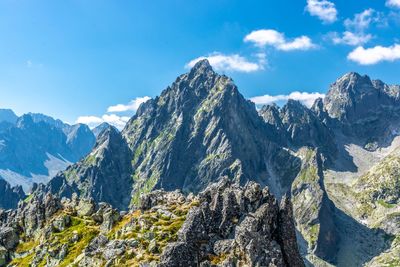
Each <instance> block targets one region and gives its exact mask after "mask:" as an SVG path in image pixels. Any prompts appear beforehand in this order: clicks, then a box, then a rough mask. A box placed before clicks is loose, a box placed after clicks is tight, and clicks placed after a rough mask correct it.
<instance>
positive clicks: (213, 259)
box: [209, 254, 228, 265]
mask: <svg viewBox="0 0 400 267" xmlns="http://www.w3.org/2000/svg"><path fill="white" fill-rule="evenodd" d="M209 258H210V263H211V264H213V265H218V264H221V263H223V262H224V261H225V260H226V259H227V258H228V254H221V255H211V256H210V257H209Z"/></svg>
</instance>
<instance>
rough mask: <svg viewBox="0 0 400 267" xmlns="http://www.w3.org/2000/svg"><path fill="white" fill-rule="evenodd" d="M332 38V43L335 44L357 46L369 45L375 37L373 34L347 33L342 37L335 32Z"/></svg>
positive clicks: (331, 35)
mask: <svg viewBox="0 0 400 267" xmlns="http://www.w3.org/2000/svg"><path fill="white" fill-rule="evenodd" d="M330 38H331V39H332V42H333V43H334V44H346V45H351V46H356V45H362V44H366V43H368V42H369V41H370V40H371V39H372V38H373V36H372V35H371V34H364V33H353V32H349V31H345V32H343V34H342V35H341V36H340V35H339V34H338V33H337V32H333V33H331V34H330Z"/></svg>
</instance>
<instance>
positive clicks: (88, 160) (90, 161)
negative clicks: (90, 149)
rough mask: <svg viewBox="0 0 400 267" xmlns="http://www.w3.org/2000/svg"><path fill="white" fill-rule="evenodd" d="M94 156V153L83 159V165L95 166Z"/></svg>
mask: <svg viewBox="0 0 400 267" xmlns="http://www.w3.org/2000/svg"><path fill="white" fill-rule="evenodd" d="M96 158H97V157H96V154H95V153H90V154H89V155H88V156H87V157H86V158H85V159H84V163H85V165H88V166H92V165H96Z"/></svg>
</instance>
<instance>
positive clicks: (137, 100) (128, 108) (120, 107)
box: [107, 96, 151, 112]
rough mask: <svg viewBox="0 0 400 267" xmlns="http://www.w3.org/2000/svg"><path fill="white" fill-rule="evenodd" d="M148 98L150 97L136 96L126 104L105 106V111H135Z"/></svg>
mask: <svg viewBox="0 0 400 267" xmlns="http://www.w3.org/2000/svg"><path fill="white" fill-rule="evenodd" d="M150 99H151V98H150V97H149V96H144V97H137V98H135V99H133V100H132V101H131V102H129V103H128V104H117V105H115V106H110V107H108V108H107V112H126V111H136V110H137V109H138V108H139V106H140V105H141V104H142V103H144V102H146V101H147V100H150Z"/></svg>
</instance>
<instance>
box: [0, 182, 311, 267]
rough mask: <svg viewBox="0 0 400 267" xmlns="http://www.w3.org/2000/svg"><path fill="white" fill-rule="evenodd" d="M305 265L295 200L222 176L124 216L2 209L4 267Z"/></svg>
mask: <svg viewBox="0 0 400 267" xmlns="http://www.w3.org/2000/svg"><path fill="white" fill-rule="evenodd" d="M5 264H8V266H104V265H106V266H165V267H168V266H170V267H173V266H271V267H272V266H282V267H283V266H299V267H301V266H304V263H303V261H302V259H301V256H300V254H299V252H298V248H297V243H296V234H295V228H294V222H293V217H292V207H291V203H290V201H288V199H287V198H284V199H283V200H282V202H281V204H280V205H279V204H278V202H277V200H276V199H275V198H274V197H273V196H272V195H271V194H270V193H269V191H268V189H267V188H264V189H263V188H261V187H260V185H259V184H256V183H253V182H250V183H248V184H247V185H246V186H244V187H240V186H238V185H234V184H232V183H231V182H230V181H229V179H223V180H221V181H220V182H219V183H218V184H211V185H209V186H208V187H207V188H206V189H205V190H204V191H203V192H202V193H201V194H199V195H198V196H193V195H191V196H188V197H185V196H184V195H183V194H182V193H180V192H179V191H174V192H165V191H160V190H158V191H154V192H152V193H150V194H148V195H146V196H143V197H142V201H141V206H140V207H139V208H133V209H131V210H130V211H129V212H124V213H119V212H118V211H117V210H115V209H113V208H112V207H111V206H110V205H108V204H106V203H99V204H95V202H94V201H93V200H91V199H84V198H80V199H79V198H77V197H76V195H74V196H73V197H72V199H63V200H60V199H58V198H56V197H54V196H52V195H51V194H46V195H40V194H34V195H33V196H32V198H31V199H30V200H29V201H26V202H25V203H21V204H20V205H19V207H18V209H17V210H14V211H11V210H10V211H7V212H4V211H3V212H0V266H4V265H5Z"/></svg>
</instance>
